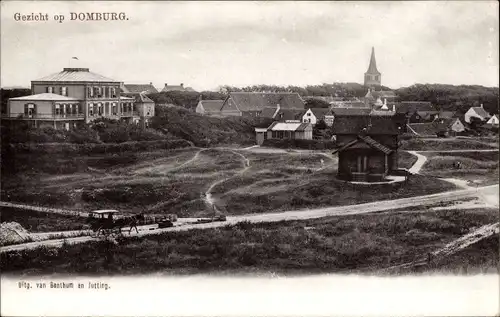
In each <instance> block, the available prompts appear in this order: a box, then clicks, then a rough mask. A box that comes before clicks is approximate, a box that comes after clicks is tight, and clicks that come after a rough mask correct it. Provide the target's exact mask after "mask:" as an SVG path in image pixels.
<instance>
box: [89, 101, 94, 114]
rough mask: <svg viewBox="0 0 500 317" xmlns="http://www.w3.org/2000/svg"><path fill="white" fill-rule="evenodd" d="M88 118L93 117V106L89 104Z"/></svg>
mask: <svg viewBox="0 0 500 317" xmlns="http://www.w3.org/2000/svg"><path fill="white" fill-rule="evenodd" d="M89 116H91V117H93V116H94V104H93V103H89Z"/></svg>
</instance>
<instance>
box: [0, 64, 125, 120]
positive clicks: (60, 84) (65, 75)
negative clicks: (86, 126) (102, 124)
mask: <svg viewBox="0 0 500 317" xmlns="http://www.w3.org/2000/svg"><path fill="white" fill-rule="evenodd" d="M120 85H121V83H120V82H119V81H117V80H114V79H111V78H107V77H104V76H102V75H99V74H97V73H94V72H91V71H90V70H89V69H88V68H64V69H63V70H62V71H61V72H58V73H55V74H51V75H48V76H45V77H42V78H39V79H36V80H33V81H31V93H32V95H30V96H25V97H23V99H16V98H12V99H9V101H8V105H7V108H8V109H7V113H4V114H2V119H3V120H8V121H9V122H12V123H13V124H15V123H16V122H19V121H24V122H27V123H28V124H29V125H31V126H34V127H43V126H52V127H54V128H57V129H59V128H64V129H70V128H74V127H77V126H79V125H81V124H83V123H88V122H91V121H92V120H95V119H97V118H110V119H119V120H125V121H130V120H131V119H132V118H133V117H134V111H133V107H134V98H122V96H121V91H120ZM56 99H57V100H56Z"/></svg>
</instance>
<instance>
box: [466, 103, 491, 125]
mask: <svg viewBox="0 0 500 317" xmlns="http://www.w3.org/2000/svg"><path fill="white" fill-rule="evenodd" d="M471 118H478V119H480V120H481V121H487V120H488V119H490V118H491V115H490V114H489V113H488V112H487V111H486V110H484V108H483V105H482V104H481V107H470V109H469V110H467V112H466V113H465V122H467V123H470V122H471Z"/></svg>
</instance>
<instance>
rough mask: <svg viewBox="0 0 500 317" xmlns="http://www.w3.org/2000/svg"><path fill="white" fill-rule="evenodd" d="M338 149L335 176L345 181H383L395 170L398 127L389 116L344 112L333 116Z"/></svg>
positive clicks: (396, 166)
mask: <svg viewBox="0 0 500 317" xmlns="http://www.w3.org/2000/svg"><path fill="white" fill-rule="evenodd" d="M333 133H334V134H335V135H336V141H337V145H338V146H339V148H338V149H337V150H336V151H335V152H333V154H338V156H339V164H338V177H339V178H340V179H343V180H347V181H363V182H370V181H384V180H385V179H386V176H388V175H390V174H391V173H392V172H393V171H395V170H397V169H398V135H399V129H398V127H397V125H396V124H395V122H394V121H393V120H392V118H391V116H377V115H361V116H360V115H358V116H353V115H346V116H338V117H336V118H335V121H334V124H333Z"/></svg>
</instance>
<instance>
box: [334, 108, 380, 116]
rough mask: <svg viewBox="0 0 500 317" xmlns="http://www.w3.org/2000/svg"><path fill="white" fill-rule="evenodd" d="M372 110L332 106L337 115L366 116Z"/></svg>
mask: <svg viewBox="0 0 500 317" xmlns="http://www.w3.org/2000/svg"><path fill="white" fill-rule="evenodd" d="M371 111H372V109H371V108H368V107H365V108H332V112H333V114H334V115H335V116H366V115H368V114H369V113H370V112H371Z"/></svg>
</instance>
